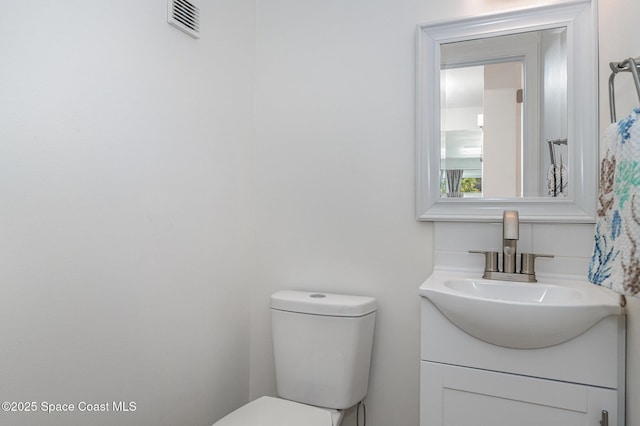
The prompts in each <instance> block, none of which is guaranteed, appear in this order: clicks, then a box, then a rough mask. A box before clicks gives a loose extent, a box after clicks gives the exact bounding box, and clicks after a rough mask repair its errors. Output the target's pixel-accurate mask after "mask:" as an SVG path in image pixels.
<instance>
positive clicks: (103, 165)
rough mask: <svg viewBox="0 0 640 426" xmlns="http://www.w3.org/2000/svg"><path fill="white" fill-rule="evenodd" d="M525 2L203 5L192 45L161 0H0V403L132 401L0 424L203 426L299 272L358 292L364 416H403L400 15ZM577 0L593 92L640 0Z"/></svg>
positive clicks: (413, 415)
mask: <svg viewBox="0 0 640 426" xmlns="http://www.w3.org/2000/svg"><path fill="white" fill-rule="evenodd" d="M557 2H561V1H546V2H544V3H557ZM535 3H538V4H539V3H542V2H539V1H536V0H518V1H510V2H508V5H507V4H506V2H504V0H483V1H477V0H452V1H450V2H424V1H419V0H375V1H364V0H353V1H351V2H342V1H338V0H324V1H307V2H299V1H294V0H269V1H265V0H233V1H231V0H221V1H219V2H206V1H203V2H201V6H202V8H203V14H202V16H203V20H204V22H203V34H202V39H200V40H198V41H193V40H191V39H190V38H188V37H187V36H185V35H184V34H182V33H180V32H178V31H177V30H174V29H173V28H171V27H170V26H168V25H167V24H166V23H165V2H164V1H161V0H153V1H152V0H141V1H136V2H124V1H122V0H112V1H110V2H99V3H98V2H79V1H71V0H69V1H67V2H56V4H55V5H53V3H52V2H48V1H45V0H40V1H38V0H29V1H25V0H21V1H19V0H5V1H3V4H2V5H3V13H2V14H1V15H0V52H2V53H1V54H0V55H1V56H0V57H1V60H2V66H0V77H2V78H0V94H1V96H0V98H1V99H2V100H1V101H0V199H1V200H2V208H1V209H0V219H1V221H0V223H2V225H0V237H1V238H0V282H1V283H2V289H3V294H2V297H0V335H1V336H2V338H3V343H2V345H0V359H2V363H0V377H2V380H1V381H0V399H3V400H4V399H6V400H36V401H44V400H47V401H49V402H60V403H64V402H67V403H77V402H79V401H82V400H87V401H89V402H104V401H112V400H116V401H117V400H125V401H129V400H133V401H136V402H137V411H136V412H135V413H134V414H128V415H123V416H118V417H114V416H113V413H110V414H108V415H105V414H96V415H94V416H84V415H80V414H78V413H74V414H66V415H65V414H59V415H55V416H43V415H41V414H35V415H31V414H30V415H27V414H19V415H18V414H16V415H14V414H12V413H0V423H9V422H10V424H15V425H20V424H34V423H38V424H52V425H56V424H60V425H63V424H64V425H66V424H73V423H74V422H76V423H78V424H92V425H100V424H105V425H106V424H109V425H110V424H114V423H117V424H121V425H126V424H132V425H134V424H135V425H138V424H154V425H162V424H166V425H174V424H194V425H196V424H197V425H200V424H202V425H205V424H211V423H212V422H213V421H214V420H216V419H217V418H219V417H221V416H222V415H224V414H225V413H226V412H228V411H230V410H231V409H233V408H235V407H237V406H239V405H241V404H242V403H244V402H246V400H248V398H249V397H251V398H254V397H257V396H259V395H262V394H265V393H270V394H273V393H274V390H275V389H274V381H273V368H272V357H271V352H270V351H271V346H270V345H271V343H270V336H269V331H270V330H269V316H268V297H269V295H270V294H271V293H272V292H273V291H275V290H277V289H280V288H302V289H304V288H308V289H311V288H313V289H322V290H327V291H336V292H338V291H340V292H346V293H354V294H370V295H373V296H375V297H377V298H378V301H379V316H378V324H377V330H376V341H375V347H374V355H373V366H372V374H371V389H370V395H369V397H368V399H367V404H368V410H367V414H368V416H367V417H368V425H370V426H376V425H377V426H381V425H391V424H402V425H407V426H409V425H417V424H418V365H419V364H418V360H419V330H418V327H419V306H418V303H419V299H418V295H417V287H418V285H419V284H420V283H421V282H422V281H423V280H424V279H425V278H426V277H427V276H428V274H429V273H430V271H431V269H432V263H433V261H434V251H433V239H434V237H433V226H432V225H431V224H428V223H417V222H416V221H415V220H414V213H413V212H414V207H413V206H414V194H413V187H414V118H413V117H414V78H415V75H414V65H415V52H414V37H415V25H416V24H417V23H419V22H431V21H439V20H443V19H448V18H454V17H458V16H471V15H476V14H480V13H489V12H492V11H500V10H505V9H507V8H508V9H513V8H519V7H526V6H531V5H533V4H535ZM600 3H601V7H600V9H601V10H600V18H601V19H600V22H601V33H600V38H601V52H600V59H601V66H602V67H603V69H604V70H605V71H601V89H602V90H605V89H606V86H605V85H604V82H605V81H606V78H607V76H608V74H606V76H605V73H606V63H607V62H608V61H609V60H618V59H619V58H621V57H626V56H630V55H638V54H640V53H639V52H640V46H638V40H637V39H634V38H633V37H629V31H630V30H629V29H630V28H634V25H633V24H634V23H635V21H636V17H637V16H639V15H640V10H639V8H640V4H637V2H635V0H607V1H606V2H604V1H602V2H600ZM254 6H255V8H254ZM621 11H624V12H621ZM125 12H126V15H123V14H124V13H125ZM254 21H255V28H254ZM254 31H255V32H254ZM254 44H255V45H254ZM182 60H184V62H182ZM254 60H255V61H256V64H255V65H254ZM254 74H255V87H254V86H253V84H254ZM181 83H185V84H186V86H184V85H181ZM620 87H621V90H622V91H624V90H625V88H624V87H625V86H623V85H621V86H620ZM631 88H632V86H631V85H628V86H626V91H627V92H630V93H629V94H627V95H625V94H624V93H623V94H621V95H619V98H620V103H619V107H618V108H619V111H624V110H625V107H624V106H623V103H624V102H627V104H628V105H631V104H632V103H634V102H635V101H634V100H633V96H632V95H633V93H632V92H631ZM602 93H604V92H602ZM254 95H255V128H253V126H252V125H251V123H252V120H253V114H254V111H253V104H252V102H253V96H254ZM625 99H626V100H625ZM601 106H602V107H601V109H602V110H603V114H602V116H603V120H601V121H602V122H606V121H607V120H606V111H607V110H606V99H605V98H604V97H603V98H602V99H601ZM627 109H628V108H627ZM185 129H186V130H185ZM254 131H255V138H254V139H255V146H253V145H252V142H251V140H252V138H253V132H254ZM253 191H255V192H256V195H255V197H253V198H251V196H252V192H253ZM254 225H255V232H256V236H257V237H256V240H255V241H252V234H253V231H254ZM578 228H580V229H581V230H577V232H578V233H577V234H576V235H578V237H579V238H578V241H586V239H588V237H589V233H590V232H591V230H589V229H586V228H589V227H588V226H587V227H584V226H578ZM553 232H555V231H553ZM571 232H573V231H571ZM566 240H569V239H568V238H567V239H566ZM254 243H255V244H254ZM576 244H579V243H576ZM585 244H586V243H585ZM580 247H582V246H579V245H576V246H575V247H574V248H578V249H579V248H580ZM570 249H571V247H569V248H567V250H570ZM256 255H257V256H256ZM568 257H569V258H571V256H568ZM568 260H571V259H568ZM574 261H575V262H577V264H579V265H583V264H584V259H583V258H581V257H576V258H574ZM249 293H251V295H252V303H251V306H250V307H249V306H247V305H246V301H245V297H246V296H248V294H249ZM638 312H640V306H639V305H638V303H637V302H635V301H634V300H632V301H630V309H629V322H630V327H629V333H630V335H629V344H630V356H631V358H630V359H637V357H638V355H637V354H639V353H640V346H639V342H640V334H639V333H638V330H639V328H638V326H637V323H638V320H637V317H638V316H640V315H639V314H638ZM250 326H251V329H250ZM249 334H251V337H250V339H249ZM250 346H251V347H250ZM249 353H250V354H251V356H250V359H249ZM249 366H250V367H251V370H250V373H249V368H248V367H249ZM629 372H630V377H629V395H630V398H635V399H630V400H631V401H634V400H637V395H638V394H640V372H639V371H638V370H637V368H635V364H634V363H633V362H630V363H629ZM249 380H250V383H249ZM629 411H630V416H629V422H628V424H629V425H630V426H638V425H640V413H639V412H638V409H637V407H635V406H633V404H630V408H629ZM350 417H352V415H351V416H350ZM114 419H116V420H114ZM349 421H351V424H353V423H354V421H353V419H352V418H351V419H347V422H349ZM347 424H349V423H347Z"/></svg>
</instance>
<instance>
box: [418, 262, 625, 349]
mask: <svg viewBox="0 0 640 426" xmlns="http://www.w3.org/2000/svg"><path fill="white" fill-rule="evenodd" d="M477 275H478V278H475V277H473V274H471V273H459V272H449V271H435V272H434V273H433V275H431V276H430V277H429V278H428V279H427V280H426V281H425V282H424V284H422V285H421V286H420V295H421V296H423V297H426V298H427V299H428V300H430V301H431V302H432V303H433V304H434V305H435V306H436V307H437V308H438V310H439V311H440V312H442V314H443V315H444V316H445V317H447V319H449V321H451V322H452V323H453V324H455V325H456V326H458V328H460V329H462V330H463V331H465V332H467V333H468V334H470V335H472V336H474V337H476V338H478V339H480V340H483V341H485V342H488V343H491V344H494V345H499V346H505V347H509V348H517V349H535V348H544V347H548V346H554V345H557V344H560V343H562V342H566V341H567V340H570V339H572V338H574V337H576V336H578V335H580V334H582V333H583V332H585V331H587V330H588V329H589V328H591V327H592V326H594V325H595V324H596V323H598V322H599V321H600V320H602V319H603V318H605V317H607V316H609V315H621V314H622V308H621V307H620V304H619V297H618V296H617V295H616V294H615V293H613V292H611V291H610V290H608V289H604V288H601V287H598V286H595V285H593V284H591V283H589V282H588V281H587V280H586V279H584V280H580V279H548V280H545V279H540V278H539V282H537V283H531V284H529V283H520V282H512V281H495V280H485V279H482V278H479V276H480V274H477Z"/></svg>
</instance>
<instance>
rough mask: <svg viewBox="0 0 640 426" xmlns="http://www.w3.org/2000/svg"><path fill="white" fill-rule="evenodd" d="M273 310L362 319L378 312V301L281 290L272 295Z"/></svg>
mask: <svg viewBox="0 0 640 426" xmlns="http://www.w3.org/2000/svg"><path fill="white" fill-rule="evenodd" d="M271 309H278V310H280V311H289V312H298V313H302V314H313V315H327V316H336V317H361V316H364V315H367V314H370V313H371V312H374V311H375V310H376V299H374V298H373V297H368V296H350V295H346V294H331V293H323V292H310V291H295V290H280V291H278V292H276V293H274V294H273V295H271Z"/></svg>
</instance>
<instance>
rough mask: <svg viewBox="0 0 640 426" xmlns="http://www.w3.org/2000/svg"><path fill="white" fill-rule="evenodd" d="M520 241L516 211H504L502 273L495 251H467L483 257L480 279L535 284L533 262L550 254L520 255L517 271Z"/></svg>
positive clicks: (518, 220) (518, 219)
mask: <svg viewBox="0 0 640 426" xmlns="http://www.w3.org/2000/svg"><path fill="white" fill-rule="evenodd" d="M519 239H520V218H519V216H518V212H517V211H516V210H505V211H504V212H503V214H502V271H500V269H499V268H498V252H497V251H478V250H469V253H481V254H484V255H485V262H484V274H483V275H482V278H485V279H490V280H503V281H521V282H530V283H535V282H537V280H536V272H535V260H536V258H537V257H550V258H552V257H553V256H552V255H550V254H533V253H522V254H521V255H520V272H516V270H517V262H516V261H517V258H518V256H517V254H518V253H517V251H518V250H517V248H518V240H519Z"/></svg>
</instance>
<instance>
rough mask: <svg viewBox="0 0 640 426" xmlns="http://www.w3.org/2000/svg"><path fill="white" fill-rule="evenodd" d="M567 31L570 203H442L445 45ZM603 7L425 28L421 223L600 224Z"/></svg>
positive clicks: (420, 82)
mask: <svg viewBox="0 0 640 426" xmlns="http://www.w3.org/2000/svg"><path fill="white" fill-rule="evenodd" d="M558 27H566V28H567V48H568V49H567V52H568V54H567V83H568V87H567V93H568V100H567V101H568V102H567V103H568V114H567V117H568V123H567V124H568V126H567V128H568V140H569V144H568V150H569V165H570V166H569V185H570V186H569V197H568V198H551V197H527V198H458V199H454V198H442V197H440V45H441V44H443V43H452V42H458V41H464V40H472V39H478V38H487V37H494V36H500V35H506V34H514V33H521V32H527V31H537V30H543V29H550V28H558ZM597 48H598V45H597V16H596V5H595V4H592V3H591V2H590V1H588V0H583V1H577V2H571V3H566V4H556V5H550V6H543V7H536V8H531V9H524V10H518V11H512V12H506V13H500V14H491V15H484V16H479V17H472V18H466V19H459V20H455V21H447V22H440V23H435V24H422V25H418V31H417V64H416V73H417V75H416V90H417V97H416V101H417V105H416V139H417V144H416V155H417V164H416V181H417V182H416V216H417V219H418V220H424V221H471V222H486V221H496V220H501V219H502V212H503V211H504V210H518V211H519V215H520V220H521V221H522V222H567V223H595V218H596V197H597V183H598V162H599V149H598V64H597Z"/></svg>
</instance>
